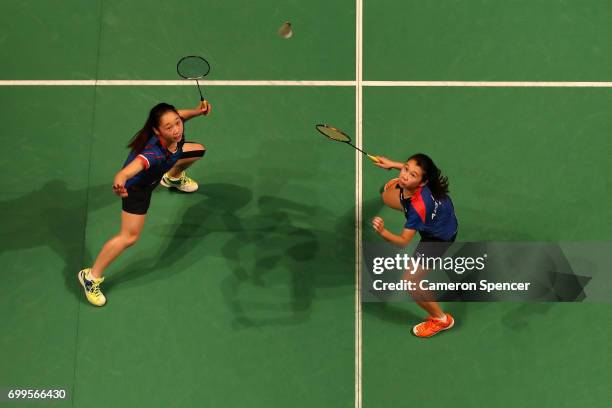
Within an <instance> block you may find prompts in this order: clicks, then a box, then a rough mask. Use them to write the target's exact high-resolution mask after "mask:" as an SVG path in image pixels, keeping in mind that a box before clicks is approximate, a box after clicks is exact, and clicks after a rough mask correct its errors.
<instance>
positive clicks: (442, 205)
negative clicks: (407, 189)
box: [402, 185, 458, 241]
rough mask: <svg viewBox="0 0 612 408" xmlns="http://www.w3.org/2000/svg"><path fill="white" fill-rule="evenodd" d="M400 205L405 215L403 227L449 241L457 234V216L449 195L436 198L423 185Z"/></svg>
mask: <svg viewBox="0 0 612 408" xmlns="http://www.w3.org/2000/svg"><path fill="white" fill-rule="evenodd" d="M402 205H403V207H404V215H405V216H406V225H405V226H404V227H405V228H408V229H413V230H417V231H419V233H421V235H426V236H430V237H435V238H438V239H441V240H443V241H449V240H451V239H452V238H453V237H454V236H455V235H456V234H457V227H458V223H457V217H456V216H455V208H454V207H453V202H452V201H451V199H450V197H448V196H446V197H445V198H444V199H442V200H436V199H435V198H434V197H433V195H432V194H431V190H430V189H429V187H427V185H425V186H423V187H421V188H419V189H418V190H417V191H416V192H415V193H414V194H413V195H412V197H410V198H406V199H403V200H402Z"/></svg>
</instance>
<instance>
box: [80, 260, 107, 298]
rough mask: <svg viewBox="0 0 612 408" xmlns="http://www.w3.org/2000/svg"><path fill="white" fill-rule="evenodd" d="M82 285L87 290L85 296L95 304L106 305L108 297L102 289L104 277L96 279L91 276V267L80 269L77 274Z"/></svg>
mask: <svg viewBox="0 0 612 408" xmlns="http://www.w3.org/2000/svg"><path fill="white" fill-rule="evenodd" d="M77 277H78V279H79V282H80V283H81V286H82V287H83V289H84V290H85V296H86V297H87V300H88V301H89V303H91V304H92V305H94V306H104V304H105V303H106V297H105V296H104V294H103V293H102V291H101V290H100V284H101V283H102V282H104V278H99V279H96V278H94V277H93V276H91V268H87V269H83V270H82V271H79V273H78V275H77Z"/></svg>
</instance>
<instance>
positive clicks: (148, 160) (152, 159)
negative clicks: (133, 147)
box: [136, 148, 162, 169]
mask: <svg viewBox="0 0 612 408" xmlns="http://www.w3.org/2000/svg"><path fill="white" fill-rule="evenodd" d="M136 158H138V159H140V160H143V163H145V168H146V169H148V168H150V167H151V166H155V165H158V164H159V163H161V159H162V156H161V155H160V154H159V152H157V151H156V150H155V149H154V148H149V149H146V148H145V149H144V150H143V151H142V152H140V154H139V155H138V156H136Z"/></svg>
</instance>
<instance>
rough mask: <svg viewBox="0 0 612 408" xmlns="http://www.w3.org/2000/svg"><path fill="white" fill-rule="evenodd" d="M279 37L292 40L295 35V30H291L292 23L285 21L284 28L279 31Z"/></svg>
mask: <svg viewBox="0 0 612 408" xmlns="http://www.w3.org/2000/svg"><path fill="white" fill-rule="evenodd" d="M278 35H280V36H281V37H283V38H291V36H292V35H293V29H292V28H291V23H290V22H288V21H285V22H284V23H283V25H282V26H280V28H279V29H278Z"/></svg>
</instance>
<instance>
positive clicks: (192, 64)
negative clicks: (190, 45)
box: [176, 55, 210, 79]
mask: <svg viewBox="0 0 612 408" xmlns="http://www.w3.org/2000/svg"><path fill="white" fill-rule="evenodd" d="M176 72H177V73H178V74H179V76H180V77H182V78H185V79H201V78H204V77H205V76H206V75H208V73H209V72H210V64H209V63H208V61H206V60H205V59H204V58H202V57H200V56H198V55H187V56H186V57H183V58H181V59H180V60H179V62H177V63H176Z"/></svg>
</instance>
